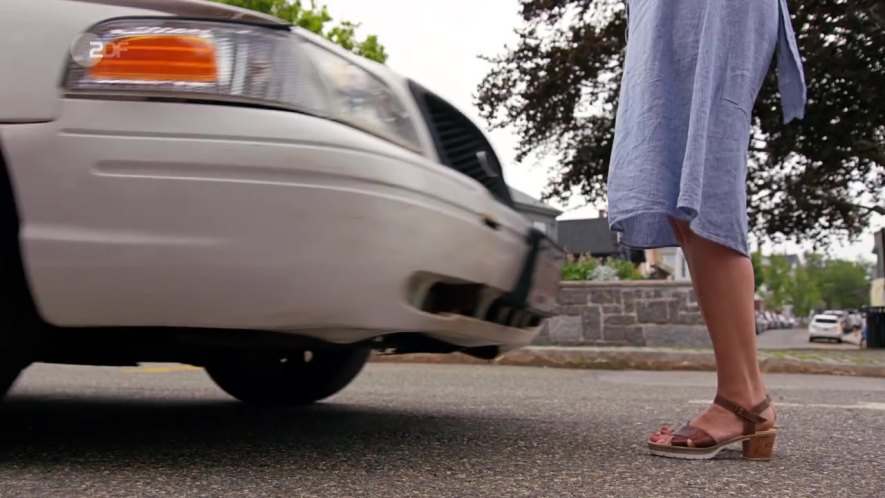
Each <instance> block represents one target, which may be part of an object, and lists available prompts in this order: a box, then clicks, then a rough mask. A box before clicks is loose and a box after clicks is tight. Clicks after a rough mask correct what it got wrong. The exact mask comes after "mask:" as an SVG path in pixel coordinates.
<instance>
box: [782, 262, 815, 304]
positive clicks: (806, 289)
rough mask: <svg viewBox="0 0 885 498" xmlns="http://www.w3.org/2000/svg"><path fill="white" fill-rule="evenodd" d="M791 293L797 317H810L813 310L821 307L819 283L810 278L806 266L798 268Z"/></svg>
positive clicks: (790, 297) (791, 300) (791, 286)
mask: <svg viewBox="0 0 885 498" xmlns="http://www.w3.org/2000/svg"><path fill="white" fill-rule="evenodd" d="M789 292H790V296H789V301H790V303H791V304H792V305H793V314H794V315H795V316H808V314H809V313H811V311H812V310H813V309H815V308H817V307H819V306H820V305H821V294H820V289H819V288H818V286H817V282H815V281H813V280H812V279H811V277H810V276H809V271H808V268H806V266H805V265H802V266H799V267H798V268H796V271H795V273H794V274H793V282H792V285H790V291H789Z"/></svg>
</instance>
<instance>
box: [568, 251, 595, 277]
mask: <svg viewBox="0 0 885 498" xmlns="http://www.w3.org/2000/svg"><path fill="white" fill-rule="evenodd" d="M598 267H599V260H598V259H596V258H593V257H591V256H581V257H580V258H578V259H572V258H569V260H568V261H566V262H565V265H563V267H562V279H563V280H590V274H591V273H592V272H593V270H595V269H596V268H598Z"/></svg>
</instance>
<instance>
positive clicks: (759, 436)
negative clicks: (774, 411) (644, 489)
mask: <svg viewBox="0 0 885 498" xmlns="http://www.w3.org/2000/svg"><path fill="white" fill-rule="evenodd" d="M713 403H715V404H717V405H719V406H721V407H722V408H725V409H726V410H728V411H730V412H732V413H734V414H735V415H737V416H738V417H740V418H742V419H743V422H744V432H743V434H742V435H740V436H738V437H736V438H732V439H729V440H728V441H723V442H721V443H720V442H718V441H716V440H715V439H713V437H712V436H710V435H709V434H707V432H706V431H704V430H703V429H699V428H697V427H693V426H692V425H691V424H688V423H686V424H685V425H683V426H682V427H680V428H678V429H676V431H674V432H673V433H672V436H673V438H672V439H671V440H670V444H657V443H652V442H649V443H648V448H649V450H650V451H651V454H652V455H657V456H662V457H668V458H684V459H688V460H709V459H711V458H714V457H715V456H716V455H718V454H719V452H720V451H722V449H723V448H725V447H726V446H728V445H731V444H734V443H738V442H741V443H743V446H744V448H743V455H744V459H746V460H771V455H772V453H773V452H774V438H775V435H776V434H777V431H776V430H775V429H774V428H772V429H769V430H765V431H760V430H758V428H759V424H764V423H765V422H767V421H768V420H767V419H765V418H764V417H762V416H761V414H762V412H764V411H765V410H766V409H768V407H769V406H771V398H769V397H768V396H765V401H763V402H762V403H759V404H758V405H756V406H754V407H753V408H752V409H750V410H748V409H746V408H744V407H743V406H741V405H739V404H737V403H735V402H734V401H729V400H727V399H725V398H723V397H722V396H718V395H717V396H716V399H714V400H713ZM689 442H691V445H690V446H689Z"/></svg>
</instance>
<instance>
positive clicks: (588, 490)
mask: <svg viewBox="0 0 885 498" xmlns="http://www.w3.org/2000/svg"><path fill="white" fill-rule="evenodd" d="M769 384H770V388H771V390H772V394H773V396H774V398H775V400H776V401H777V402H778V403H779V406H780V414H781V417H780V422H779V426H780V433H779V439H778V443H777V447H776V451H777V458H776V460H774V461H772V462H745V461H743V460H740V459H739V454H738V453H737V452H736V451H733V452H728V453H725V454H723V455H721V456H720V459H719V460H717V461H711V462H690V461H679V460H666V459H660V458H657V457H652V456H649V455H647V454H646V451H645V446H644V438H645V437H646V435H647V433H649V431H651V430H652V429H654V428H655V427H657V426H658V424H660V423H663V422H670V421H679V420H685V419H687V418H688V417H690V416H691V415H692V414H693V413H694V412H695V411H696V410H698V409H700V408H701V407H702V406H703V403H704V400H708V399H710V397H711V395H712V391H711V388H712V386H713V376H712V375H711V374H709V373H679V372H675V373H674V372H668V373H661V372H607V371H592V370H559V369H543V368H519V367H503V366H465V365H416V364H372V365H370V366H369V367H368V368H367V371H366V372H364V373H363V375H362V376H361V377H360V378H359V379H358V380H357V381H356V382H355V383H354V384H353V385H352V386H351V387H350V388H349V389H347V390H345V391H344V392H343V393H341V394H339V395H338V396H336V397H333V398H331V399H330V400H329V401H327V402H325V403H322V404H319V405H316V406H313V407H310V408H307V409H300V410H299V409H290V410H270V409H250V408H247V407H244V406H242V405H239V404H238V403H236V402H234V401H232V400H230V399H229V398H227V397H226V396H225V395H224V394H223V393H222V392H220V391H219V390H217V389H216V388H215V387H214V386H213V385H212V384H211V382H210V381H209V379H208V378H207V377H206V375H205V374H204V373H203V372H202V371H201V370H197V369H193V368H189V367H183V366H178V365H172V366H168V365H161V366H158V365H149V366H145V367H141V368H88V367H71V366H45V365H39V366H36V367H32V368H31V369H30V370H29V371H27V372H26V374H25V375H24V377H23V378H22V380H21V381H20V383H19V384H18V385H17V386H16V388H15V389H14V391H13V393H12V394H11V396H10V398H9V399H8V401H7V402H6V403H5V405H4V406H3V407H2V408H0V496H58V497H66V498H67V497H75V496H88V497H102V496H175V497H179V496H322V497H326V496H385V497H391V496H428V497H431V496H432V497H447V496H470V497H472V496H496V497H498V496H556V497H566V496H580V497H584V496H630V497H652V496H697V497H711V496H740V497H742V498H747V497H756V496H760V497H768V496H770V497H789V496H827V497H836V496H845V497H855V498H857V497H872V496H885V470H883V469H885V463H883V462H885V451H883V450H882V446H881V445H882V443H883V434H885V382H882V379H872V378H845V377H826V376H787V375H771V376H769Z"/></svg>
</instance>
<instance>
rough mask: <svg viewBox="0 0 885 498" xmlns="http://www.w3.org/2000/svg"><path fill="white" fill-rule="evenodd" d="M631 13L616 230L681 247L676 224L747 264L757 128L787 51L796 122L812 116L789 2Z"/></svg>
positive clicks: (782, 78)
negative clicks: (770, 77)
mask: <svg viewBox="0 0 885 498" xmlns="http://www.w3.org/2000/svg"><path fill="white" fill-rule="evenodd" d="M627 8H628V16H629V22H628V41H627V53H626V60H625V65H624V74H623V80H622V83H621V95H620V103H619V105H618V111H617V122H616V125H615V139H614V145H613V150H612V157H611V163H610V170H609V179H608V199H609V223H610V225H611V228H612V230H614V231H616V232H619V234H620V240H621V242H622V243H623V244H625V245H627V246H629V247H633V248H654V247H667V246H675V245H677V243H676V238H675V236H674V234H673V231H672V229H671V227H670V224H669V222H668V217H674V218H677V219H682V220H687V221H689V222H690V224H691V228H692V230H693V231H694V233H696V234H698V235H700V236H701V237H704V238H706V239H708V240H712V241H714V242H717V243H719V244H722V245H724V246H726V247H729V248H731V249H733V250H735V251H738V252H740V253H742V254H745V255H746V254H747V253H748V247H747V190H746V176H747V148H748V145H749V140H750V119H751V115H752V110H753V104H754V102H755V100H756V96H757V94H758V93H759V89H760V87H761V86H762V83H763V80H764V78H765V75H766V74H767V73H768V70H769V66H770V63H771V60H772V56H773V55H774V53H775V52H777V59H778V64H777V71H778V84H779V87H780V92H781V99H782V100H781V101H782V107H783V112H784V120H785V122H789V121H790V120H792V119H795V118H802V117H803V115H804V110H805V101H806V89H805V77H804V74H803V71H802V60H801V58H800V56H799V50H798V48H797V45H796V39H795V35H794V33H793V28H792V25H791V23H790V16H789V12H788V10H787V4H786V0H628V7H627Z"/></svg>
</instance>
